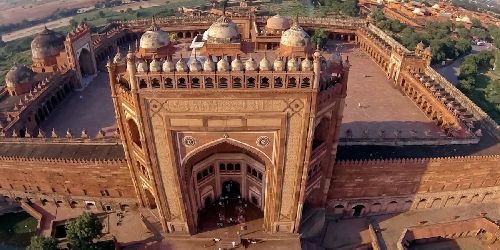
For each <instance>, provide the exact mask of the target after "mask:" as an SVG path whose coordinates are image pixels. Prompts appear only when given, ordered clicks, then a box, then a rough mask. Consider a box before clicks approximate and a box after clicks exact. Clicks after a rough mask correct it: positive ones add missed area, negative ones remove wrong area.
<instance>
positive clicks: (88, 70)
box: [78, 48, 95, 76]
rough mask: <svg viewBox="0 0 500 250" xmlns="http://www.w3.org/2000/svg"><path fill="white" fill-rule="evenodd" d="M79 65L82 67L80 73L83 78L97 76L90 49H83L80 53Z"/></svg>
mask: <svg viewBox="0 0 500 250" xmlns="http://www.w3.org/2000/svg"><path fill="white" fill-rule="evenodd" d="M78 63H79V65H80V73H81V74H82V76H87V75H93V74H95V69H94V63H93V60H92V55H91V54H90V51H89V50H88V49H86V48H83V49H82V50H81V51H80V56H79V57H78Z"/></svg>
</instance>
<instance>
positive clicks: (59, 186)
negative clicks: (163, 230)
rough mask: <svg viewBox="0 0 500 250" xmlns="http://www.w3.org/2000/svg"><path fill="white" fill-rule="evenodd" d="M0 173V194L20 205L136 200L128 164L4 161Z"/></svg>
mask: <svg viewBox="0 0 500 250" xmlns="http://www.w3.org/2000/svg"><path fill="white" fill-rule="evenodd" d="M0 173H2V174H1V175H0V194H1V195H2V196H6V198H7V197H9V198H10V199H14V200H17V201H31V202H40V201H42V200H46V201H56V203H68V204H69V203H71V202H72V201H77V200H82V201H93V202H97V201H103V200H108V201H116V202H117V203H118V202H121V201H123V202H125V203H126V202H129V203H130V202H133V201H134V200H135V199H136V198H135V197H136V194H135V191H134V186H133V183H132V179H131V177H130V174H129V170H128V167H127V164H126V162H125V161H118V160H114V161H90V160H85V161H76V160H48V159H27V158H17V159H16V158H7V157H2V159H0ZM111 203H114V202H111Z"/></svg>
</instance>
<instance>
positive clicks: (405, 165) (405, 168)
mask: <svg viewBox="0 0 500 250" xmlns="http://www.w3.org/2000/svg"><path fill="white" fill-rule="evenodd" d="M499 162H500V156H499V155H496V156H475V157H453V158H433V159H399V160H364V161H338V162H336V164H335V166H334V172H333V176H334V177H333V179H332V184H331V186H330V192H329V196H328V199H329V204H328V209H329V211H330V212H333V213H336V214H343V215H347V216H349V215H352V208H353V207H354V206H357V205H361V206H363V211H362V215H366V214H379V213H390V212H398V211H405V210H409V209H423V208H437V207H444V206H446V207H448V206H457V205H463V204H466V203H479V202H488V201H493V200H495V199H499V198H500V168H498V163H499ZM335 207H337V209H335ZM335 211H336V212H335Z"/></svg>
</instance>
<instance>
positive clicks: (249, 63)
mask: <svg viewBox="0 0 500 250" xmlns="http://www.w3.org/2000/svg"><path fill="white" fill-rule="evenodd" d="M245 70H246V71H255V70H257V62H255V60H254V59H253V58H252V56H251V55H250V57H249V58H248V59H247V60H246V61H245Z"/></svg>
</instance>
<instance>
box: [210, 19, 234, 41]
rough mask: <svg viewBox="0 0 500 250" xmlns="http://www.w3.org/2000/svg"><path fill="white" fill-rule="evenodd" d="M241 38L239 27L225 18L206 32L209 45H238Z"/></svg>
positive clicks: (218, 20)
mask: <svg viewBox="0 0 500 250" xmlns="http://www.w3.org/2000/svg"><path fill="white" fill-rule="evenodd" d="M204 36H205V34H204ZM240 37H241V35H240V29H239V28H238V26H237V25H236V24H235V23H234V22H233V21H231V19H229V18H227V17H225V16H221V17H220V18H219V19H217V21H215V22H214V23H213V24H212V25H211V26H210V28H208V30H207V31H206V40H207V42H209V43H238V42H240Z"/></svg>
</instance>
